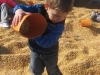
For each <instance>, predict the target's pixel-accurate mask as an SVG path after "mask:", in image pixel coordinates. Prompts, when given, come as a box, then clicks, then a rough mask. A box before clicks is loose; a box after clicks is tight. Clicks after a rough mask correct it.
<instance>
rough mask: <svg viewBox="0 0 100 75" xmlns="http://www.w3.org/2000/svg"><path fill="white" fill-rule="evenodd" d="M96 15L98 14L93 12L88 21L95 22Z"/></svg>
mask: <svg viewBox="0 0 100 75" xmlns="http://www.w3.org/2000/svg"><path fill="white" fill-rule="evenodd" d="M97 15H98V12H96V11H93V12H92V14H91V16H90V19H91V20H93V21H96V18H97Z"/></svg>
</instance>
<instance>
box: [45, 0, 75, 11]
mask: <svg viewBox="0 0 100 75" xmlns="http://www.w3.org/2000/svg"><path fill="white" fill-rule="evenodd" d="M46 3H47V4H48V6H49V7H50V8H52V9H55V8H57V9H59V10H61V11H62V12H70V11H71V10H72V7H73V4H74V0H46Z"/></svg>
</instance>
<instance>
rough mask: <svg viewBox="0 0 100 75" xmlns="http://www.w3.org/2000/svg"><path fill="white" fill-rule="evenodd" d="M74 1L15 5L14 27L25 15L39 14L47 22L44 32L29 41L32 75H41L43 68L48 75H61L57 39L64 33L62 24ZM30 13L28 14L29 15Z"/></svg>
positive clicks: (53, 0)
mask: <svg viewBox="0 0 100 75" xmlns="http://www.w3.org/2000/svg"><path fill="white" fill-rule="evenodd" d="M73 3H74V0H46V4H44V5H43V4H36V5H33V6H24V5H17V6H16V7H15V8H14V12H15V16H14V18H13V21H12V25H14V26H16V25H17V24H18V22H19V21H20V20H21V19H22V17H23V16H24V15H25V14H32V13H40V14H42V15H43V16H44V17H45V18H46V20H47V22H48V26H47V28H46V30H45V32H44V33H43V34H42V35H41V36H38V37H36V38H33V39H29V40H28V43H29V48H30V49H31V58H30V59H31V60H30V70H31V72H32V75H42V73H43V72H44V67H46V69H47V73H48V75H62V73H61V72H60V70H59V68H58V66H57V61H58V47H59V46H58V39H59V38H60V36H61V34H62V32H63V31H64V22H65V18H66V16H67V15H68V13H69V12H70V11H71V10H72V7H73ZM29 12H30V13H29Z"/></svg>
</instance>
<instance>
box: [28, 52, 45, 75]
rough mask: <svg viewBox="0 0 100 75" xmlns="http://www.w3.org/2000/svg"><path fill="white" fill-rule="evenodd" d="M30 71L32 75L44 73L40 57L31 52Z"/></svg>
mask: <svg viewBox="0 0 100 75" xmlns="http://www.w3.org/2000/svg"><path fill="white" fill-rule="evenodd" d="M30 59H31V60H30V70H31V72H32V75H42V73H43V72H44V64H43V61H42V59H41V56H40V55H39V54H37V53H36V52H33V51H31V58H30Z"/></svg>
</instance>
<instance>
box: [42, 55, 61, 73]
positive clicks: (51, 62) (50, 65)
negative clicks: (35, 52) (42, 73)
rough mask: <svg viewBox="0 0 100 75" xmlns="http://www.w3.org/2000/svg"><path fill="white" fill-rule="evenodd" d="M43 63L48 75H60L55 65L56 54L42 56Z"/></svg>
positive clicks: (56, 60)
mask: <svg viewBox="0 0 100 75" xmlns="http://www.w3.org/2000/svg"><path fill="white" fill-rule="evenodd" d="M43 61H44V64H45V66H46V69H47V72H48V75H62V73H61V71H60V70H59V68H58V65H57V62H58V53H54V54H49V55H44V57H43Z"/></svg>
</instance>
